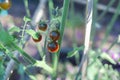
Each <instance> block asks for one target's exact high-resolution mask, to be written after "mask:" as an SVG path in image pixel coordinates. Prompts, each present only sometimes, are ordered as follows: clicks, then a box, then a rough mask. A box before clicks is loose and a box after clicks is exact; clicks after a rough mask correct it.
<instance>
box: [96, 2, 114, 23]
mask: <svg viewBox="0 0 120 80" xmlns="http://www.w3.org/2000/svg"><path fill="white" fill-rule="evenodd" d="M114 2H115V0H111V1H110V2H109V4H108V5H107V8H106V10H104V11H103V12H102V13H101V15H100V16H99V18H98V19H97V21H99V20H101V19H102V18H103V17H104V16H105V14H106V13H107V11H108V9H109V8H110V7H111V6H112V5H113V3H114Z"/></svg>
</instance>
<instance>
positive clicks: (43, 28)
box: [38, 22, 47, 31]
mask: <svg viewBox="0 0 120 80" xmlns="http://www.w3.org/2000/svg"><path fill="white" fill-rule="evenodd" d="M38 28H39V30H42V31H45V30H46V29H47V24H46V23H44V22H41V23H40V24H39V25H38Z"/></svg>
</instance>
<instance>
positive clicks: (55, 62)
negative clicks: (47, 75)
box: [52, 0, 70, 80]
mask: <svg viewBox="0 0 120 80" xmlns="http://www.w3.org/2000/svg"><path fill="white" fill-rule="evenodd" d="M69 2H70V0H64V3H63V13H62V19H61V25H60V39H59V41H58V43H59V45H60V48H61V44H62V39H63V35H64V29H65V22H66V19H67V14H68V9H69ZM59 54H60V49H59V51H58V52H57V53H55V54H53V71H54V72H53V75H52V80H56V77H57V68H58V60H59Z"/></svg>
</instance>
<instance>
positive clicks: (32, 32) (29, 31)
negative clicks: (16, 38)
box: [26, 29, 36, 36]
mask: <svg viewBox="0 0 120 80" xmlns="http://www.w3.org/2000/svg"><path fill="white" fill-rule="evenodd" d="M26 33H28V34H29V35H31V36H34V34H35V33H36V32H35V31H34V30H32V29H29V30H26Z"/></svg>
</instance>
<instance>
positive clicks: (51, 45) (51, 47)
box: [47, 41, 59, 53]
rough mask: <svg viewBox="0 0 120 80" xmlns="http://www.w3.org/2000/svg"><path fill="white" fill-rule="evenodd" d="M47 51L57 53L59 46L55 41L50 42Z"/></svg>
mask: <svg viewBox="0 0 120 80" xmlns="http://www.w3.org/2000/svg"><path fill="white" fill-rule="evenodd" d="M47 49H48V51H49V52H51V53H55V52H57V51H58V50H59V44H58V43H57V42H55V41H52V42H49V43H48V45H47Z"/></svg>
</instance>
